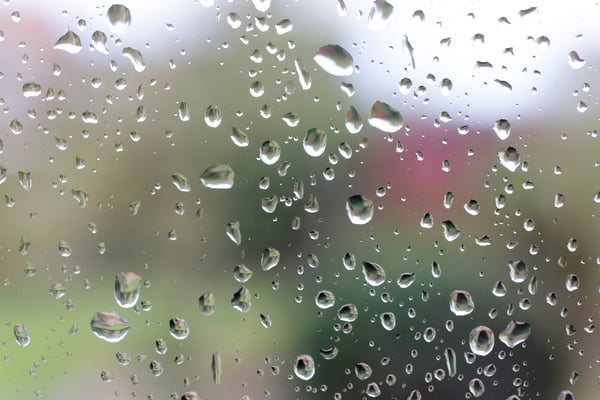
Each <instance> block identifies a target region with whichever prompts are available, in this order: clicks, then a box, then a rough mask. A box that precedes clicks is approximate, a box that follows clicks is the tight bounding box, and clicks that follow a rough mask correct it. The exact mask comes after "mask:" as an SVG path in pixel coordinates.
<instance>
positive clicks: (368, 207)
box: [346, 194, 374, 225]
mask: <svg viewBox="0 0 600 400" xmlns="http://www.w3.org/2000/svg"><path fill="white" fill-rule="evenodd" d="M373 213H374V204H373V200H369V199H367V198H366V197H364V196H363V195H361V194H356V195H354V196H351V197H349V198H348V200H347V201H346V214H347V215H348V218H349V219H350V222H352V223H353V224H354V225H364V224H368V223H369V222H370V221H371V220H372V219H373Z"/></svg>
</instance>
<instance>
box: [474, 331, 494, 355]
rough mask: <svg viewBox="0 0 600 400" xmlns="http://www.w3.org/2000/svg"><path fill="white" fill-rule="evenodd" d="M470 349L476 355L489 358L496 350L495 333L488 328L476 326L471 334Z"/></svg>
mask: <svg viewBox="0 0 600 400" xmlns="http://www.w3.org/2000/svg"><path fill="white" fill-rule="evenodd" d="M469 347H470V348H471V351H472V352H473V353H474V354H476V355H478V356H487V355H488V354H490V353H491V352H492V350H493V349H494V332H492V330H491V329H490V328H488V327H487V326H484V325H480V326H476V327H475V328H473V329H472V330H471V333H469Z"/></svg>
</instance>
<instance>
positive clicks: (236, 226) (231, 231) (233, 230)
mask: <svg viewBox="0 0 600 400" xmlns="http://www.w3.org/2000/svg"><path fill="white" fill-rule="evenodd" d="M225 233H226V234H227V237H228V238H229V239H231V241H232V242H233V243H235V244H237V245H238V246H239V245H240V244H241V243H242V233H241V232H240V223H239V221H234V222H228V223H227V226H226V228H225Z"/></svg>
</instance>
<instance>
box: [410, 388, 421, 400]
mask: <svg viewBox="0 0 600 400" xmlns="http://www.w3.org/2000/svg"><path fill="white" fill-rule="evenodd" d="M421 399H422V396H421V392H420V391H419V390H418V389H414V390H412V391H411V392H410V394H409V395H408V397H407V398H406V400H421Z"/></svg>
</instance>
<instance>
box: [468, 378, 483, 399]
mask: <svg viewBox="0 0 600 400" xmlns="http://www.w3.org/2000/svg"><path fill="white" fill-rule="evenodd" d="M469 391H470V392H471V394H473V397H481V396H483V393H484V392H485V385H484V384H483V381H482V380H481V379H479V378H473V379H471V380H470V381H469Z"/></svg>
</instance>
